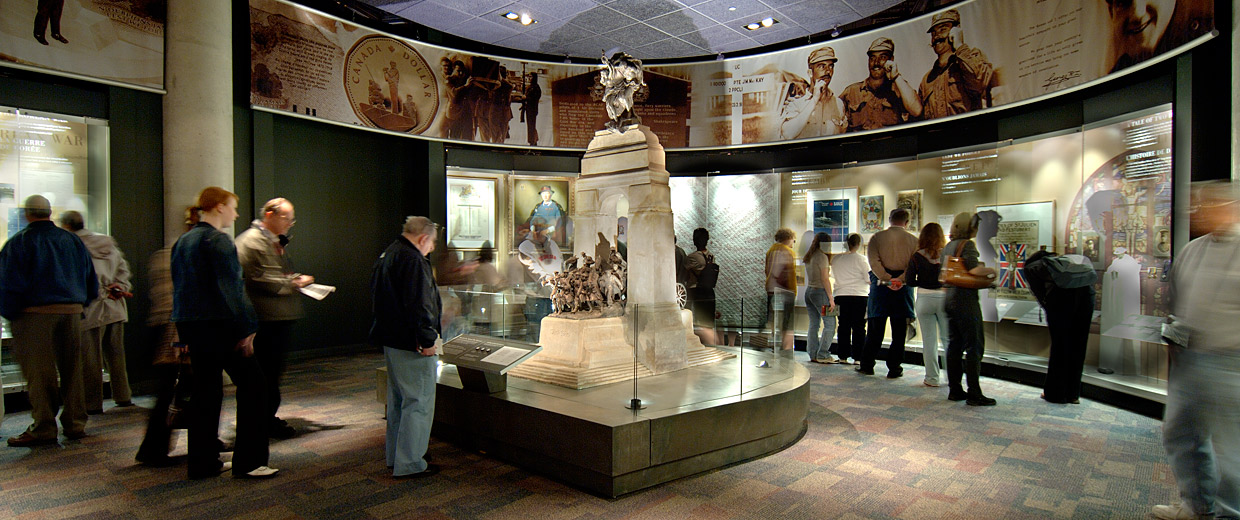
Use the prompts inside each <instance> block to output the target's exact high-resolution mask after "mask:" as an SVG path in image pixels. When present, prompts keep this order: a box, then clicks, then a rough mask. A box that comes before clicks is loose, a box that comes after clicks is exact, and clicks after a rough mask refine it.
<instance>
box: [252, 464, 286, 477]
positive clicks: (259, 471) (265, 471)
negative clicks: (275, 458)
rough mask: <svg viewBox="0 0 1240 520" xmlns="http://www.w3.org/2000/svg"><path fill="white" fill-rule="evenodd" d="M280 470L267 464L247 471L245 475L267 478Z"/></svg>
mask: <svg viewBox="0 0 1240 520" xmlns="http://www.w3.org/2000/svg"><path fill="white" fill-rule="evenodd" d="M279 472H280V470H278V469H276V468H269V467H267V466H259V467H257V468H254V469H252V470H250V472H249V473H246V474H245V476H247V477H250V478H267V477H271V476H274V475H275V474H276V473H279Z"/></svg>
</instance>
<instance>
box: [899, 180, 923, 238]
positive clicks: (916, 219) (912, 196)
mask: <svg viewBox="0 0 1240 520" xmlns="http://www.w3.org/2000/svg"><path fill="white" fill-rule="evenodd" d="M921 195H922V190H907V191H901V192H899V193H896V207H897V208H904V209H907V210H908V230H909V232H911V233H913V234H918V233H919V232H920V231H921Z"/></svg>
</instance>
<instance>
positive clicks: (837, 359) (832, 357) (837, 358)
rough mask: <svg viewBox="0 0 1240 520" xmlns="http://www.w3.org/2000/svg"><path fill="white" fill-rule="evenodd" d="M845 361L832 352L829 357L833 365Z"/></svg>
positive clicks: (829, 361)
mask: <svg viewBox="0 0 1240 520" xmlns="http://www.w3.org/2000/svg"><path fill="white" fill-rule="evenodd" d="M843 362H844V360H842V359H840V357H839V356H837V355H835V354H831V357H829V358H827V363H831V364H833V365H838V364H840V363H843Z"/></svg>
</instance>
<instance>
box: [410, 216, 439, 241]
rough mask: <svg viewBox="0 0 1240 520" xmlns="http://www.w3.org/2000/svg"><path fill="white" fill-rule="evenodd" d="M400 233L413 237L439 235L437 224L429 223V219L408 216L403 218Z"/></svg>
mask: <svg viewBox="0 0 1240 520" xmlns="http://www.w3.org/2000/svg"><path fill="white" fill-rule="evenodd" d="M401 232H402V233H407V234H409V235H413V236H415V237H419V236H422V235H431V236H435V235H437V234H438V233H439V224H436V223H434V222H431V219H429V218H426V217H418V216H409V217H405V225H404V227H402V228H401Z"/></svg>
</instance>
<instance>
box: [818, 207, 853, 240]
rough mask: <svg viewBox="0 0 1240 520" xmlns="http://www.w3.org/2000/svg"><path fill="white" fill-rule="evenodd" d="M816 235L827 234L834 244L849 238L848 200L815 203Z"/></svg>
mask: <svg viewBox="0 0 1240 520" xmlns="http://www.w3.org/2000/svg"><path fill="white" fill-rule="evenodd" d="M814 233H815V234H817V233H826V234H827V235H828V236H830V237H831V241H832V242H843V241H844V240H845V239H847V238H848V199H836V200H816V201H814Z"/></svg>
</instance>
